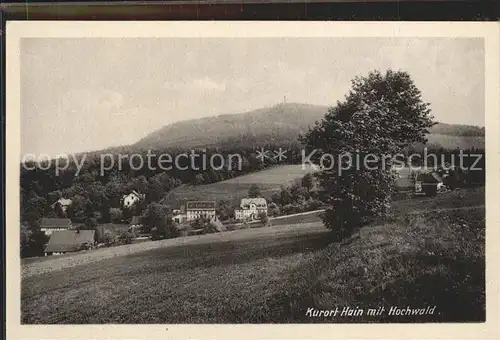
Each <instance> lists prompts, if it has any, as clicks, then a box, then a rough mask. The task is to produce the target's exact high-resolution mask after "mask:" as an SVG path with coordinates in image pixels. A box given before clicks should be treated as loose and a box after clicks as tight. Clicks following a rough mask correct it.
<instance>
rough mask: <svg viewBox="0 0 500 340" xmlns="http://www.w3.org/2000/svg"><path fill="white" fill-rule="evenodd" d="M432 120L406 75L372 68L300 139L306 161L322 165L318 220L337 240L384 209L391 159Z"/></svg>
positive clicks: (423, 136)
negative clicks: (321, 210) (321, 208)
mask: <svg viewBox="0 0 500 340" xmlns="http://www.w3.org/2000/svg"><path fill="white" fill-rule="evenodd" d="M432 119H433V117H432V116H431V114H430V109H429V104H428V103H425V102H423V101H422V99H421V93H420V91H419V90H418V88H417V87H416V86H415V84H414V83H413V81H412V79H411V77H410V75H409V74H408V73H406V72H403V71H397V72H394V71H391V70H389V71H387V72H386V73H385V74H382V73H381V72H379V71H374V72H371V73H369V74H368V76H366V77H357V78H355V79H354V80H353V81H352V89H351V91H350V92H349V94H348V95H347V96H346V99H345V100H344V101H343V102H338V103H337V105H336V106H335V107H332V108H330V109H329V110H328V113H327V114H326V115H325V118H324V119H323V120H322V121H320V122H317V123H316V125H315V126H314V127H313V128H311V129H309V131H308V133H307V134H306V135H304V136H302V137H301V141H302V142H303V143H304V144H305V145H306V151H307V154H308V155H309V156H310V157H309V159H310V160H311V161H312V163H315V164H319V165H322V166H323V168H322V169H323V170H322V171H321V173H320V174H319V184H320V185H321V186H322V187H323V190H324V192H325V193H326V197H325V199H326V203H327V204H328V206H329V207H328V209H327V210H326V213H325V215H324V223H325V225H326V226H327V227H328V228H330V229H331V230H332V231H334V232H335V233H336V235H337V236H338V237H339V238H344V237H346V236H348V235H350V234H351V233H352V231H353V230H354V229H355V228H356V227H358V226H360V225H361V224H362V223H364V222H367V221H369V220H370V219H372V218H374V217H381V216H384V215H385V214H386V213H387V209H388V207H389V204H390V196H391V190H392V188H393V181H394V178H393V174H392V171H391V157H393V156H395V155H396V154H398V153H400V152H402V151H403V149H404V148H405V147H407V146H409V145H410V144H412V143H414V142H422V143H425V142H426V134H427V133H428V129H429V128H430V127H431V126H432V125H433V124H434V123H433V121H432ZM368 159H370V160H371V161H370V162H369V163H368V162H367V160H368Z"/></svg>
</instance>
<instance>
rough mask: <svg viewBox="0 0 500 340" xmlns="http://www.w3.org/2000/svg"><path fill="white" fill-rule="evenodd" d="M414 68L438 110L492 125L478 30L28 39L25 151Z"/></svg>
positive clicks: (121, 136)
mask: <svg viewBox="0 0 500 340" xmlns="http://www.w3.org/2000/svg"><path fill="white" fill-rule="evenodd" d="M389 68H391V69H393V70H404V71H407V72H408V73H409V74H410V75H411V77H412V79H413V80H414V82H415V84H416V86H417V87H418V88H419V89H420V90H421V92H422V99H423V100H424V101H426V102H429V103H430V104H431V109H432V113H433V115H434V117H435V119H436V120H437V121H441V122H447V123H455V124H469V125H478V126H484V119H485V113H484V96H485V95H484V93H485V92H484V91H485V89H484V86H485V85H484V45H483V40H482V39H470V38H420V39H417V38H415V39H408V38H208V39H207V38H203V39H201V38H24V39H22V41H21V133H22V135H21V136H22V137H21V152H22V153H23V154H27V153H34V154H35V155H40V154H48V155H51V156H55V155H58V154H66V153H73V152H82V151H90V150H99V149H102V148H106V147H111V146H120V145H126V144H131V143H134V142H136V141H138V140H139V139H141V138H143V137H145V136H146V135H147V134H149V133H150V132H153V131H154V130H157V129H159V128H161V127H162V126H164V125H167V124H169V123H173V122H176V121H180V120H186V119H192V118H200V117H206V116H214V115H218V114H227V113H243V112H246V111H250V110H254V109H258V108H262V107H267V106H272V105H275V104H278V103H280V102H282V101H283V98H284V97H285V96H286V98H287V101H288V102H300V103H308V104H318V105H335V103H336V102H337V100H342V99H343V98H344V96H345V94H346V93H347V92H348V91H349V88H350V84H351V80H352V79H353V78H354V77H355V76H363V75H366V74H367V73H368V72H370V71H372V70H374V69H378V70H381V71H385V70H387V69H389Z"/></svg>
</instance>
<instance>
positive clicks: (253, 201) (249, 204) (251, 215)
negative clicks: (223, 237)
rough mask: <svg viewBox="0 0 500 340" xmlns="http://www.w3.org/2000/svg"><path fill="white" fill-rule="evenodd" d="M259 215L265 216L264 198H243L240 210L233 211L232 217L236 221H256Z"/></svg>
mask: <svg viewBox="0 0 500 340" xmlns="http://www.w3.org/2000/svg"><path fill="white" fill-rule="evenodd" d="M261 213H265V214H267V201H266V199H265V198H262V197H257V198H243V199H242V200H241V203H240V209H236V210H235V211H234V217H235V218H236V219H237V220H247V219H252V220H256V219H258V218H259V215H260V214H261Z"/></svg>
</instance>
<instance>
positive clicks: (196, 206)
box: [177, 201, 215, 221]
mask: <svg viewBox="0 0 500 340" xmlns="http://www.w3.org/2000/svg"><path fill="white" fill-rule="evenodd" d="M177 216H180V215H177ZM200 217H205V218H210V219H212V218H214V217H215V201H191V202H187V203H186V220H187V221H193V220H196V219H197V218H200Z"/></svg>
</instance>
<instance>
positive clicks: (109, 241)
mask: <svg viewBox="0 0 500 340" xmlns="http://www.w3.org/2000/svg"><path fill="white" fill-rule="evenodd" d="M98 242H99V243H103V244H104V245H105V246H106V247H109V246H111V245H113V243H114V242H115V240H114V237H112V236H111V234H110V233H109V232H105V233H104V235H102V236H101V237H100V239H99V240H98Z"/></svg>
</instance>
